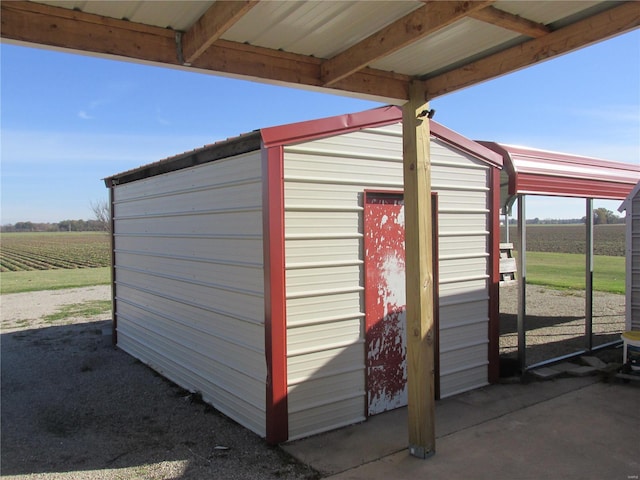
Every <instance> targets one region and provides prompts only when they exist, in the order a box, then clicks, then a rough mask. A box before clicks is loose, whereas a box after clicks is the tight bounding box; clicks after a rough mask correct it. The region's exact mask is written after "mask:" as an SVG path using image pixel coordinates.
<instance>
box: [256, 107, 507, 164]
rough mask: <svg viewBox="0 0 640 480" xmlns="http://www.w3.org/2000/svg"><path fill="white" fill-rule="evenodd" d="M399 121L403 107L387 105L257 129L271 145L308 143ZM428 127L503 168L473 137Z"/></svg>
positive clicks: (431, 126)
mask: <svg viewBox="0 0 640 480" xmlns="http://www.w3.org/2000/svg"><path fill="white" fill-rule="evenodd" d="M401 121H402V109H401V108H400V107H396V106H386V107H380V108H374V109H372V110H365V111H364V112H357V113H351V114H347V115H338V116H335V117H327V118H320V119H317V120H309V121H306V122H299V123H291V124H289V125H280V126H277V127H270V128H263V129H261V130H260V133H261V135H262V141H263V142H264V145H265V146H267V147H273V146H277V145H290V144H292V143H301V142H308V141H311V140H316V139H318V138H324V137H329V136H332V135H341V134H344V133H349V132H355V131H358V130H362V129H363V128H374V127H380V126H384V125H392V124H394V123H398V122H401ZM429 128H430V132H431V134H432V135H433V136H434V137H436V138H439V139H440V140H442V141H444V142H446V143H448V144H450V145H452V146H454V147H456V148H458V149H459V150H463V151H465V152H467V153H469V154H471V155H473V156H474V157H477V158H480V159H481V160H484V161H486V162H487V163H489V164H491V165H494V166H499V167H502V157H501V156H500V155H499V154H497V153H496V152H494V151H493V150H491V149H489V148H487V147H485V146H483V145H480V144H479V143H477V142H474V141H473V140H469V139H468V138H466V137H463V136H462V135H460V134H459V133H456V132H454V131H453V130H449V129H448V128H446V127H444V126H443V125H440V124H439V123H437V122H434V121H433V120H431V121H430V122H429Z"/></svg>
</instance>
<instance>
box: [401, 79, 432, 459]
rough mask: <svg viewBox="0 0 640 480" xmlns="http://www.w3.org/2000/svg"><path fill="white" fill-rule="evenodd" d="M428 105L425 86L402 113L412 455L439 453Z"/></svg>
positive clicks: (415, 85)
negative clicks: (435, 391) (436, 432)
mask: <svg viewBox="0 0 640 480" xmlns="http://www.w3.org/2000/svg"><path fill="white" fill-rule="evenodd" d="M427 110H429V105H428V103H427V101H426V92H425V89H424V84H423V83H422V82H418V81H414V82H412V83H411V85H410V88H409V101H408V102H407V103H406V104H405V105H404V106H403V109H402V135H403V158H404V203H405V207H404V209H405V213H404V214H405V271H406V292H407V311H406V313H407V390H408V416H409V452H410V453H411V455H413V456H416V457H419V458H427V457H430V456H431V455H433V454H434V453H435V405H434V403H435V400H434V339H435V331H434V315H433V281H434V279H433V262H432V251H433V250H432V245H431V244H432V241H433V240H432V235H431V233H432V218H431V217H432V214H431V164H430V159H429V135H430V134H429V120H428V118H427V116H426V115H425V114H426V111H427Z"/></svg>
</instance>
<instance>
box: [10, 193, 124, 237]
mask: <svg viewBox="0 0 640 480" xmlns="http://www.w3.org/2000/svg"><path fill="white" fill-rule="evenodd" d="M91 210H92V211H93V214H94V215H95V218H94V219H92V220H62V221H61V222H57V223H35V222H17V223H14V224H13V225H12V224H7V225H2V226H0V232H110V231H111V211H110V208H109V202H108V201H107V200H100V201H97V202H91Z"/></svg>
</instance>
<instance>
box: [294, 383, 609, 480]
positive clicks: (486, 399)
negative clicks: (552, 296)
mask: <svg viewBox="0 0 640 480" xmlns="http://www.w3.org/2000/svg"><path fill="white" fill-rule="evenodd" d="M596 381H597V380H596V378H595V377H584V378H562V379H558V380H552V381H546V382H532V383H528V384H499V385H491V386H487V387H484V388H480V389H477V390H473V391H470V392H466V393H463V394H461V395H456V396H454V397H450V398H446V399H444V400H440V401H438V402H436V438H437V439H440V438H445V437H448V436H450V435H453V434H456V433H457V432H461V431H465V430H467V429H469V428H471V427H473V426H475V425H481V424H484V423H486V422H488V421H490V420H492V419H497V418H501V417H503V416H504V415H507V414H509V413H512V412H517V411H519V410H522V409H524V408H527V407H529V406H532V405H536V404H538V403H541V402H545V401H548V400H550V399H553V398H556V397H558V396H561V395H564V394H566V393H568V392H571V391H574V390H577V389H582V388H585V387H586V386H588V385H592V384H593V383H595V382H596ZM407 435H408V433H407V410H406V408H400V409H397V410H393V411H391V412H386V413H383V414H381V415H376V416H374V417H370V418H369V419H368V420H367V421H366V422H363V423H360V424H357V425H352V426H350V427H345V428H342V429H340V430H335V431H332V432H327V433H324V434H320V435H316V436H314V437H310V438H306V439H302V440H297V441H294V442H291V443H288V444H284V445H282V448H283V449H284V450H286V451H287V452H288V453H290V454H291V455H293V456H294V457H295V458H297V459H298V460H300V461H302V462H304V463H306V464H309V465H311V466H312V467H313V468H314V469H316V470H318V471H319V472H320V473H322V474H323V475H331V474H335V473H338V472H343V471H347V470H350V469H353V468H355V467H358V466H359V465H362V464H366V463H369V462H372V461H375V460H379V459H382V458H387V457H388V456H389V455H392V454H394V453H396V452H403V451H405V450H406V449H407V445H408V437H407ZM437 445H438V442H436V448H438V447H437ZM347 478H348V477H347ZM389 478H395V477H389ZM451 478H453V477H451Z"/></svg>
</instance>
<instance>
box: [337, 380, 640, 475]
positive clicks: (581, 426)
mask: <svg viewBox="0 0 640 480" xmlns="http://www.w3.org/2000/svg"><path fill="white" fill-rule="evenodd" d="M564 380H577V379H564ZM564 380H563V381H564ZM581 380H583V379H581ZM549 383H550V382H544V383H541V384H538V385H537V386H540V385H547V384H549ZM639 402H640V386H637V387H634V386H633V384H629V385H623V384H619V383H614V384H605V383H591V384H587V385H586V386H584V387H582V388H578V389H576V390H574V391H570V392H568V393H564V394H561V395H559V396H556V397H554V398H550V399H548V400H545V401H542V402H538V403H535V404H532V405H530V406H527V407H525V408H522V409H519V410H515V411H512V412H510V413H508V414H506V415H502V416H498V417H494V418H491V419H490V420H487V421H485V422H482V423H478V424H475V425H469V426H468V427H466V428H463V429H461V430H458V431H455V432H452V433H450V434H448V435H441V436H439V438H438V440H437V442H436V454H435V455H434V456H433V457H431V458H429V459H427V460H420V459H417V458H414V457H411V456H410V455H409V454H408V452H407V451H406V449H403V450H401V451H399V452H398V453H395V454H392V455H388V456H386V457H384V458H382V459H380V460H378V461H373V462H370V463H367V464H365V465H361V466H359V467H357V468H352V469H349V470H347V471H344V472H341V473H339V474H337V475H334V476H331V477H330V478H332V479H334V480H358V479H367V480H376V479H385V480H387V479H390V478H416V479H417V478H428V479H430V480H439V479H446V480H449V479H466V478H474V479H491V480H494V479H502V478H513V479H522V480H527V479H531V480H533V479H536V480H537V479H563V480H574V479H575V480H578V479H579V480H584V479H602V478H622V479H628V478H638V475H640V457H639V456H638V443H637V434H638V425H640V408H638V405H639V404H640V403H639ZM383 436H384V435H382V434H378V435H376V436H373V437H370V438H369V441H368V443H374V442H376V441H379V440H380V439H381V437H383Z"/></svg>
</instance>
